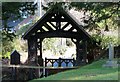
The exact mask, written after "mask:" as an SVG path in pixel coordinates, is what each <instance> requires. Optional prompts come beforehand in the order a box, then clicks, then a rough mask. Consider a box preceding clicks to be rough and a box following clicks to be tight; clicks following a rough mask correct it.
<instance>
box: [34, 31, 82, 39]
mask: <svg viewBox="0 0 120 82" xmlns="http://www.w3.org/2000/svg"><path fill="white" fill-rule="evenodd" d="M36 37H37V38H50V37H64V38H78V37H79V38H81V37H80V35H79V34H77V33H76V32H67V31H61V32H60V31H59V30H58V31H57V30H56V31H52V32H49V31H48V32H41V33H37V34H36Z"/></svg>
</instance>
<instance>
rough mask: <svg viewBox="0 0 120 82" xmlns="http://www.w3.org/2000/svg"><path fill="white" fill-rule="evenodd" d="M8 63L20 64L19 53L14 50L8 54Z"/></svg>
mask: <svg viewBox="0 0 120 82" xmlns="http://www.w3.org/2000/svg"><path fill="white" fill-rule="evenodd" d="M10 64H11V65H19V64H20V54H19V53H18V52H17V51H16V50H14V51H13V52H12V53H11V55H10Z"/></svg>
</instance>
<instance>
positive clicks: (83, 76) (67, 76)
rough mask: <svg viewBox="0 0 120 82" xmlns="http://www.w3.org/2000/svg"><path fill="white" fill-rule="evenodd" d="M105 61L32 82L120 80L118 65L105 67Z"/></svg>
mask: <svg viewBox="0 0 120 82" xmlns="http://www.w3.org/2000/svg"><path fill="white" fill-rule="evenodd" d="M105 62H106V60H99V61H97V62H93V63H92V64H89V65H86V66H83V67H80V68H79V69H74V70H69V71H65V72H61V73H58V74H54V75H51V76H48V77H46V78H39V79H34V80H32V81H30V82H37V81H38V80H118V67H116V68H108V67H103V66H102V65H103V64H104V63H105Z"/></svg>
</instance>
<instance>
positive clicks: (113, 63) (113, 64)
mask: <svg viewBox="0 0 120 82" xmlns="http://www.w3.org/2000/svg"><path fill="white" fill-rule="evenodd" d="M103 66H104V67H117V66H118V64H117V61H115V60H114V46H113V44H112V43H109V60H108V61H107V62H106V64H104V65H103Z"/></svg>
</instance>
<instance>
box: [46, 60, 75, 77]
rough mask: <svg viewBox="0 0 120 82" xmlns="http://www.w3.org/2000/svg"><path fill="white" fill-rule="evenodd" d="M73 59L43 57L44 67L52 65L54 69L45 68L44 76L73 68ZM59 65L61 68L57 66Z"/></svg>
mask: <svg viewBox="0 0 120 82" xmlns="http://www.w3.org/2000/svg"><path fill="white" fill-rule="evenodd" d="M74 66H75V59H74V58H73V59H62V58H59V59H47V58H45V67H54V69H45V76H48V75H51V74H55V73H58V72H62V71H65V70H70V69H75V68H74ZM59 67H61V68H59Z"/></svg>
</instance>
